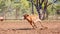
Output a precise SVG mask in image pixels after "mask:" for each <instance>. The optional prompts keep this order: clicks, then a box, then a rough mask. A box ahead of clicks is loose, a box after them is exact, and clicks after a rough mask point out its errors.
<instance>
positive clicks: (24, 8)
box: [0, 0, 60, 20]
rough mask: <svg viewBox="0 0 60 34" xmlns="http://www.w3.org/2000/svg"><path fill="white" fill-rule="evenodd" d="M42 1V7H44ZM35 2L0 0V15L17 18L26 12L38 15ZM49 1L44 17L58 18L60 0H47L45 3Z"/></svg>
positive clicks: (20, 17)
mask: <svg viewBox="0 0 60 34" xmlns="http://www.w3.org/2000/svg"><path fill="white" fill-rule="evenodd" d="M40 1H42V0H40ZM44 2H45V1H44ZM44 2H43V3H42V9H44ZM36 3H37V1H36V0H0V17H4V19H12V20H13V19H18V20H19V19H23V15H24V14H26V13H27V14H36V15H38V12H37V9H36V6H35V5H37V4H36ZM38 3H39V1H38ZM49 3H50V5H49V6H48V7H47V13H48V17H47V18H45V19H49V20H60V0H48V3H47V4H49ZM34 4H35V5H34Z"/></svg>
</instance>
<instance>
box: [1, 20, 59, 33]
mask: <svg viewBox="0 0 60 34" xmlns="http://www.w3.org/2000/svg"><path fill="white" fill-rule="evenodd" d="M36 25H37V27H38V28H37V29H33V28H32V26H31V25H30V24H29V23H28V22H27V21H26V20H4V21H2V22H1V21H0V34H60V20H44V21H42V25H44V26H45V27H48V29H42V30H41V29H40V28H42V27H41V25H40V23H36Z"/></svg>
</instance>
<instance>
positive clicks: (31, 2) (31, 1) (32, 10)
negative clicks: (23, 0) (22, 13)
mask: <svg viewBox="0 0 60 34" xmlns="http://www.w3.org/2000/svg"><path fill="white" fill-rule="evenodd" d="M31 3H32V14H34V7H33V0H31Z"/></svg>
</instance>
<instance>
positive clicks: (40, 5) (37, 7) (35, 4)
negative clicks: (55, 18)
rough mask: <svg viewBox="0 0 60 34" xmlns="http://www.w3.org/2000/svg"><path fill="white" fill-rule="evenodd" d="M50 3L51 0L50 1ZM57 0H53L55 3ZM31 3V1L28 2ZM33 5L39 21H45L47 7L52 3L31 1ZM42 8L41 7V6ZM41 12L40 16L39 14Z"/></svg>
mask: <svg viewBox="0 0 60 34" xmlns="http://www.w3.org/2000/svg"><path fill="white" fill-rule="evenodd" d="M51 1H52V0H51ZM56 1H57V0H54V2H53V3H55V2H56ZM30 2H31V1H30ZM32 3H33V5H34V6H35V7H36V10H37V12H38V15H39V18H40V19H45V14H46V16H48V12H47V7H48V6H49V5H51V4H53V3H49V2H48V0H33V2H32ZM43 4H44V6H43V7H42V5H43ZM41 10H42V11H41ZM41 12H42V14H41ZM41 15H42V16H41ZM41 17H42V18H41Z"/></svg>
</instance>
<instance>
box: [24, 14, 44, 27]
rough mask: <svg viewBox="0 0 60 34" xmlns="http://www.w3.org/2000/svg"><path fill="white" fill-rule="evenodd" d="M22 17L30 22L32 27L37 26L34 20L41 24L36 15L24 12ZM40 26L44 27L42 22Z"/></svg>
mask: <svg viewBox="0 0 60 34" xmlns="http://www.w3.org/2000/svg"><path fill="white" fill-rule="evenodd" d="M24 19H26V20H27V21H28V22H29V23H30V25H32V27H33V28H37V26H36V25H35V23H36V22H39V23H40V24H41V20H40V19H39V17H38V16H37V15H28V14H25V15H24ZM41 26H42V27H44V26H43V25H42V24H41Z"/></svg>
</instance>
